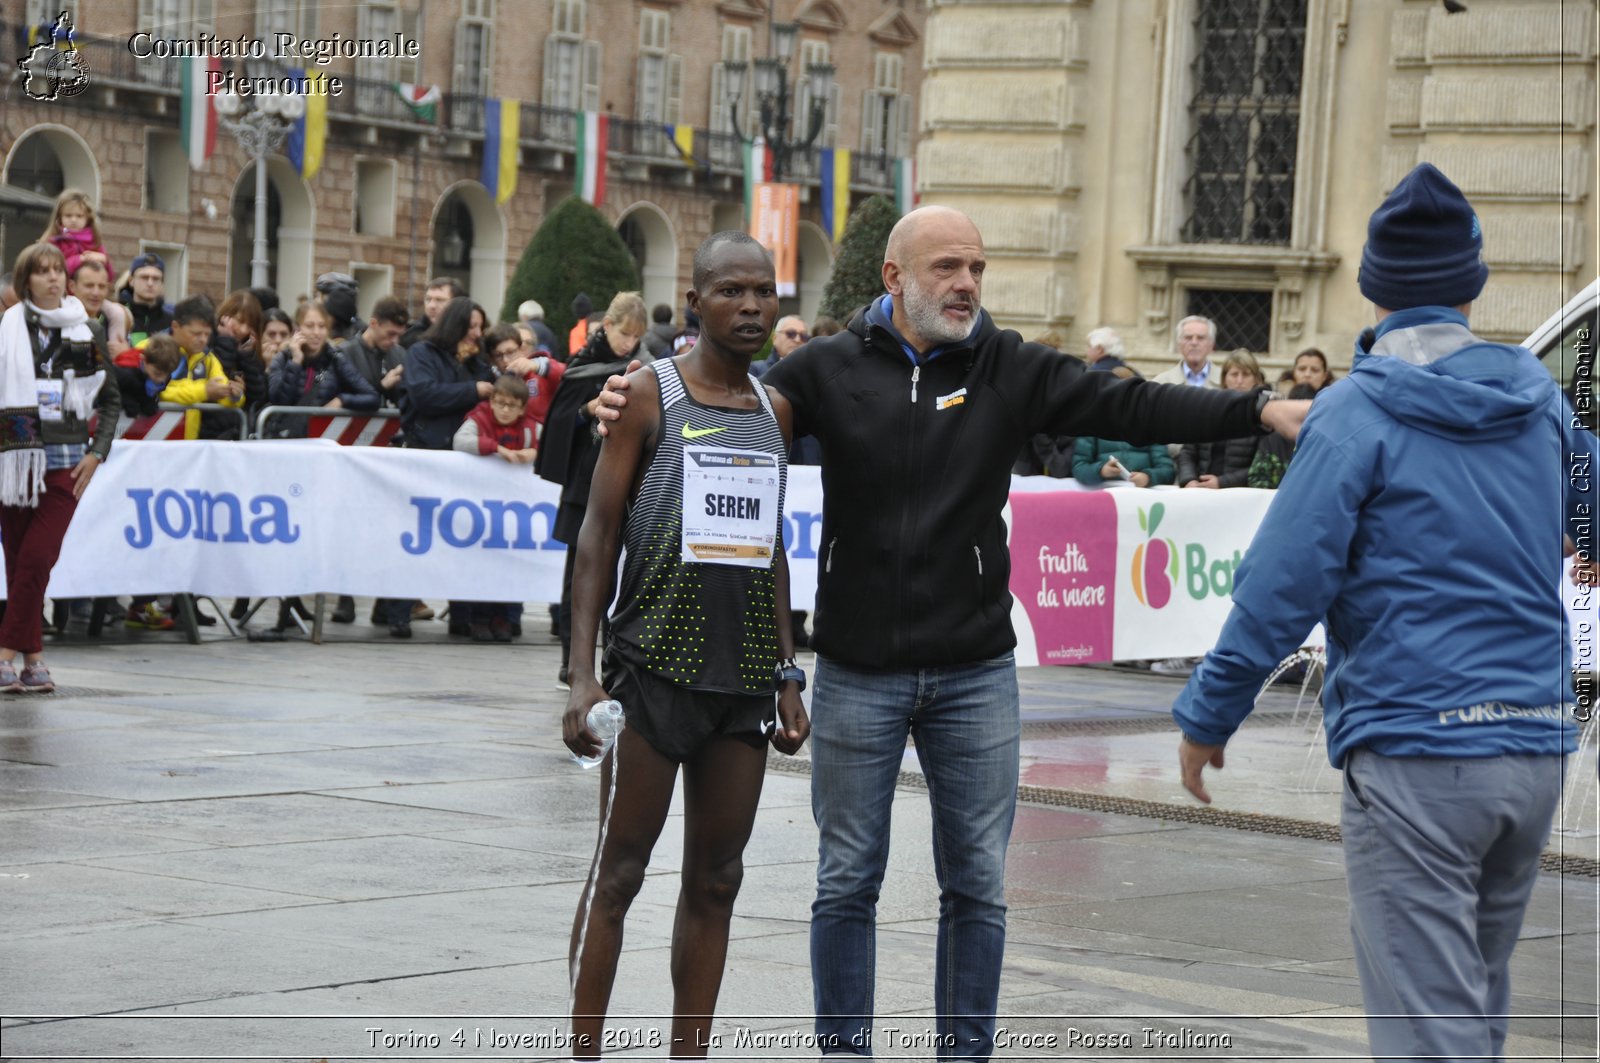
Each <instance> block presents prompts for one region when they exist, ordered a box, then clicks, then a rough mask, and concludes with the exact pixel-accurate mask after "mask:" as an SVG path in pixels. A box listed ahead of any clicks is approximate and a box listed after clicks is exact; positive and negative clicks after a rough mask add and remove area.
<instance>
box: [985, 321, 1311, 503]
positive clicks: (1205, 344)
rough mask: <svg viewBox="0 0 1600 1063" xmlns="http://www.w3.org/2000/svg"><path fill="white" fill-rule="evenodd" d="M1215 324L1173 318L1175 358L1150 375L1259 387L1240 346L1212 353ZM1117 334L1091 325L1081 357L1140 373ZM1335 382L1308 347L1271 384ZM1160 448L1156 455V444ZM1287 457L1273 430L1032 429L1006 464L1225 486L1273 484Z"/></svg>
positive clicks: (1025, 470) (1085, 475)
mask: <svg viewBox="0 0 1600 1063" xmlns="http://www.w3.org/2000/svg"><path fill="white" fill-rule="evenodd" d="M1216 338H1217V330H1216V324H1215V323H1214V322H1212V321H1211V320H1210V319H1209V318H1204V317H1199V316H1191V317H1186V318H1184V319H1183V320H1182V321H1180V322H1178V327H1177V329H1176V330H1175V332H1174V341H1175V346H1176V348H1177V354H1178V356H1179V359H1178V363H1177V364H1176V365H1174V366H1172V367H1171V368H1169V369H1167V370H1165V371H1164V372H1162V373H1161V374H1159V375H1158V376H1156V377H1155V378H1154V379H1155V380H1157V381H1158V382H1161V383H1167V384H1183V385H1187V386H1190V387H1207V388H1219V387H1220V388H1227V389H1230V390H1234V391H1259V390H1266V389H1267V388H1268V384H1267V378H1266V376H1265V374H1264V373H1263V372H1262V370H1261V364H1260V363H1259V362H1258V361H1257V360H1256V357H1255V355H1254V354H1252V353H1250V351H1248V350H1246V349H1245V348H1243V347H1241V348H1238V349H1236V350H1234V351H1232V352H1230V353H1229V354H1228V355H1227V356H1226V357H1225V358H1222V359H1220V360H1215V359H1214V357H1213V355H1214V354H1215V350H1216ZM1035 342H1038V343H1043V344H1045V345H1046V346H1048V347H1054V348H1055V349H1057V350H1064V349H1065V339H1064V337H1063V336H1062V335H1061V334H1060V333H1059V332H1056V331H1053V330H1052V331H1048V332H1044V333H1041V334H1040V335H1039V336H1037V337H1035ZM1123 355H1124V347H1123V343H1122V338H1121V337H1120V336H1118V335H1117V333H1116V331H1115V330H1114V329H1110V328H1097V329H1094V330H1092V331H1091V332H1090V333H1089V334H1088V336H1086V337H1085V340H1084V353H1083V360H1084V362H1085V364H1086V365H1087V366H1088V369H1089V371H1090V372H1109V373H1115V374H1116V375H1118V376H1124V377H1128V376H1141V375H1142V374H1140V373H1139V371H1138V370H1137V369H1134V368H1133V367H1132V366H1130V365H1128V364H1127V362H1125V361H1124V360H1123ZM1334 382H1335V377H1334V375H1333V373H1332V371H1331V370H1330V369H1329V368H1328V358H1327V356H1326V355H1325V354H1323V353H1322V352H1321V351H1320V350H1318V349H1316V348H1315V347H1308V348H1307V349H1305V350H1303V351H1301V352H1300V353H1299V354H1297V355H1296V356H1295V360H1294V364H1293V366H1292V367H1291V368H1289V369H1285V370H1284V371H1283V373H1282V375H1281V376H1280V377H1279V379H1278V381H1277V383H1276V384H1275V385H1274V386H1273V390H1274V392H1275V393H1276V394H1278V395H1281V396H1283V397H1285V398H1292V399H1314V398H1316V396H1317V394H1318V392H1321V391H1323V390H1325V389H1327V388H1328V387H1331V386H1332V385H1333V383H1334ZM1158 450H1159V451H1161V452H1162V453H1161V454H1157V453H1156V451H1158ZM1293 457H1294V443H1293V442H1291V441H1289V440H1286V439H1284V438H1282V437H1281V436H1276V435H1266V436H1244V437H1241V438H1239V439H1229V440H1225V441H1223V442H1220V443H1189V444H1183V443H1169V444H1165V445H1162V446H1156V447H1146V446H1134V445H1133V444H1131V443H1127V442H1123V441H1120V440H1114V439H1093V438H1088V437H1081V438H1075V437H1072V436H1049V435H1038V436H1034V437H1033V439H1032V440H1030V441H1029V443H1028V444H1027V445H1025V446H1024V447H1023V449H1022V452H1021V453H1020V454H1018V455H1017V460H1016V463H1015V464H1014V465H1013V466H1012V471H1013V472H1014V473H1016V474H1017V475H1019V476H1054V477H1057V478H1058V479H1069V478H1070V479H1075V480H1077V481H1078V482H1079V483H1080V484H1083V485H1084V486H1087V487H1107V486H1126V485H1129V484H1131V485H1133V486H1135V487H1155V486H1160V485H1173V486H1176V487H1181V488H1199V489H1202V490H1220V489H1225V488H1230V487H1260V488H1269V489H1271V488H1276V487H1277V486H1278V483H1279V482H1280V481H1281V480H1282V479H1283V474H1284V472H1285V471H1286V470H1287V469H1288V466H1289V462H1290V461H1291V460H1292V459H1293Z"/></svg>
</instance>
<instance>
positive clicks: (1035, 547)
mask: <svg viewBox="0 0 1600 1063" xmlns="http://www.w3.org/2000/svg"><path fill="white" fill-rule="evenodd" d="M1010 523H1011V594H1012V596H1013V597H1015V598H1016V600H1017V604H1018V605H1020V606H1021V607H1022V611H1023V612H1024V613H1025V614H1026V615H1027V619H1028V623H1029V625H1030V626H1031V627H1032V629H1033V630H1032V636H1033V648H1034V649H1035V651H1036V652H1037V654H1038V662H1039V663H1040V664H1086V663H1088V662H1090V661H1109V660H1111V659H1112V632H1113V628H1114V623H1113V621H1114V618H1115V611H1116V586H1117V579H1116V567H1117V507H1116V503H1115V502H1114V501H1113V500H1112V497H1111V495H1110V494H1109V493H1106V492H1089V491H1084V492H1072V493H1054V492H1052V493H1049V494H1031V493H1022V492H1013V494H1012V495H1011V521H1010ZM1013 615H1015V614H1013ZM1017 627H1018V630H1017V636H1018V638H1019V639H1024V640H1025V639H1027V637H1028V632H1025V631H1023V630H1022V628H1021V625H1020V624H1019V625H1017ZM1019 649H1020V650H1022V651H1023V652H1021V653H1019V655H1018V659H1019V660H1021V659H1022V657H1023V656H1025V652H1026V650H1025V647H1019Z"/></svg>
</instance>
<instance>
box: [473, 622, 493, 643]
mask: <svg viewBox="0 0 1600 1063" xmlns="http://www.w3.org/2000/svg"><path fill="white" fill-rule="evenodd" d="M467 634H468V635H470V636H471V637H472V641H473V642H493V641H494V631H493V630H492V629H491V628H490V627H489V625H488V624H487V623H485V622H484V621H482V620H474V621H473V622H472V623H470V624H468V625H467Z"/></svg>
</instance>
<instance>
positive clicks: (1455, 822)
mask: <svg viewBox="0 0 1600 1063" xmlns="http://www.w3.org/2000/svg"><path fill="white" fill-rule="evenodd" d="M1482 248H1483V237H1482V233H1481V230H1480V228H1479V225H1478V218H1477V215H1476V214H1474V213H1473V210H1472V207H1471V205H1470V204H1469V203H1468V202H1467V200H1466V198H1465V197H1464V196H1463V195H1462V194H1461V191H1460V190H1459V189H1458V188H1456V186H1455V185H1453V184H1451V182H1450V180H1449V179H1448V178H1446V177H1445V176H1444V174H1442V173H1440V172H1439V171H1438V170H1436V169H1435V168H1434V167H1432V166H1430V165H1427V164H1423V165H1421V166H1419V167H1417V168H1416V169H1415V170H1413V171H1412V172H1411V174H1410V175H1408V176H1407V177H1406V178H1405V180H1403V181H1401V182H1400V184H1399V185H1398V186H1397V187H1396V188H1395V190H1394V192H1393V193H1391V194H1390V196H1389V198H1388V199H1387V200H1386V201H1385V202H1384V203H1383V205H1382V206H1380V207H1379V208H1378V210H1377V211H1376V212H1375V213H1374V214H1373V215H1372V219H1371V221H1370V223H1369V225H1368V233H1367V244H1366V248H1365V250H1364V251H1363V253H1362V257H1361V270H1360V274H1359V280H1358V283H1359V284H1360V287H1361V292H1362V294H1363V295H1365V296H1366V297H1367V298H1368V299H1370V300H1372V302H1373V303H1374V304H1376V306H1377V317H1378V325H1377V329H1376V330H1375V332H1374V333H1369V334H1368V335H1366V336H1363V337H1362V340H1361V341H1360V342H1359V343H1358V345H1357V348H1356V352H1355V360H1354V365H1353V367H1352V369H1351V372H1350V377H1349V380H1348V382H1345V383H1341V384H1340V385H1339V386H1338V387H1335V388H1332V389H1331V390H1329V391H1327V392H1325V393H1324V394H1323V395H1322V396H1321V397H1320V398H1319V399H1318V400H1317V402H1316V405H1315V406H1314V407H1313V409H1312V412H1311V416H1310V417H1308V418H1307V419H1306V423H1305V426H1304V428H1303V429H1302V430H1301V432H1300V437H1299V443H1298V447H1297V449H1296V452H1295V458H1294V464H1293V465H1292V466H1290V468H1289V472H1288V474H1287V475H1286V476H1285V477H1284V480H1283V484H1282V486H1281V487H1280V488H1279V490H1278V495H1277V497H1276V498H1275V499H1274V500H1273V503H1272V507H1271V509H1270V510H1269V511H1268V513H1267V516H1266V519H1265V520H1263V521H1262V524H1261V527H1260V529H1259V530H1258V531H1257V533H1256V537H1255V541H1254V542H1253V543H1252V544H1251V547H1250V552H1249V554H1248V555H1247V556H1246V557H1245V559H1244V562H1243V564H1241V565H1240V567H1239V571H1238V577H1237V580H1236V582H1235V586H1234V594H1233V612H1232V614H1231V615H1230V616H1229V618H1228V622H1227V624H1226V625H1225V626H1224V628H1223V630H1222V634H1221V636H1220V637H1219V639H1218V641H1217V646H1216V648H1215V649H1213V650H1212V651H1211V653H1210V654H1208V655H1207V656H1206V659H1205V661H1204V662H1203V663H1202V664H1201V665H1200V667H1199V669H1197V670H1196V671H1195V673H1194V675H1193V676H1191V677H1190V680H1189V684H1188V686H1186V687H1185V688H1184V690H1183V693H1182V694H1181V695H1180V696H1179V697H1178V701H1177V703H1176V705H1174V706H1173V710H1172V714H1173V716H1174V718H1175V719H1176V720H1177V722H1178V726H1179V727H1180V728H1182V730H1183V737H1182V739H1181V741H1180V745H1179V760H1180V764H1181V767H1182V772H1183V784H1184V786H1185V787H1187V788H1188V790H1189V791H1190V792H1191V793H1193V794H1194V795H1195V796H1196V797H1197V798H1199V799H1200V800H1201V801H1206V802H1209V801H1210V800H1211V798H1210V795H1209V794H1207V793H1206V790H1205V786H1204V784H1203V783H1202V781H1201V770H1202V768H1203V767H1204V766H1205V765H1206V764H1208V763H1209V764H1210V765H1212V766H1213V767H1216V768H1221V767H1222V764H1223V746H1224V744H1225V743H1226V742H1227V741H1228V738H1229V737H1230V736H1231V735H1232V734H1233V732H1234V731H1235V730H1236V729H1237V728H1238V727H1239V725H1240V723H1241V722H1242V721H1243V720H1244V718H1245V716H1247V715H1248V714H1249V712H1250V708H1251V706H1252V704H1253V702H1254V700H1255V695H1256V692H1257V691H1258V690H1259V689H1260V687H1261V683H1262V681H1263V680H1264V679H1265V678H1266V676H1267V674H1268V672H1269V671H1270V670H1271V669H1272V668H1273V667H1274V666H1275V665H1276V664H1277V662H1278V661H1279V660H1280V659H1282V658H1283V657H1284V656H1285V655H1287V654H1288V653H1289V652H1291V651H1292V650H1293V649H1294V648H1295V647H1297V646H1299V645H1300V644H1301V643H1302V642H1303V640H1304V638H1305V636H1306V634H1307V633H1308V632H1309V631H1310V630H1311V627H1312V625H1314V624H1315V623H1316V622H1317V621H1318V620H1319V619H1325V622H1326V625H1327V633H1328V673H1327V681H1326V683H1325V685H1324V687H1323V715H1324V720H1325V723H1326V727H1327V733H1328V757H1329V759H1330V760H1331V761H1332V762H1333V765H1334V767H1336V768H1342V769H1343V770H1344V801H1343V809H1342V817H1341V823H1342V828H1343V832H1344V848H1345V867H1346V874H1347V876H1348V879H1349V888H1350V924H1351V932H1352V935H1353V937H1354V939H1355V956H1356V966H1357V971H1358V973H1359V974H1360V978H1361V990H1362V996H1363V998H1364V1001H1365V1004H1366V1010H1367V1014H1368V1019H1367V1032H1368V1036H1369V1039H1370V1041H1371V1045H1370V1047H1371V1050H1372V1054H1373V1055H1374V1056H1375V1057H1378V1058H1380V1059H1383V1058H1388V1057H1400V1058H1406V1059H1410V1058H1415V1057H1424V1056H1426V1057H1437V1058H1449V1059H1461V1058H1469V1057H1479V1058H1495V1057H1498V1056H1499V1055H1500V1053H1501V1052H1502V1050H1503V1047H1504V1044H1505V1038H1506V1025H1507V1019H1506V1013H1507V1012H1508V1011H1509V1010H1510V1003H1511V987H1510V981H1509V975H1508V971H1507V967H1508V964H1509V961H1510V959H1511V952H1512V949H1513V948H1514V947H1515V945H1516V940H1517V933H1518V931H1519V929H1520V927H1521V925H1522V916H1523V912H1524V911H1525V910H1526V908H1527V903H1528V897H1529V895H1530V894H1531V893H1532V890H1533V885H1534V881H1535V879H1536V878H1537V876H1538V871H1539V854H1540V852H1541V850H1542V849H1543V847H1544V843H1545V838H1546V835H1548V834H1549V831H1550V821H1551V817H1552V815H1553V814H1554V810H1555V806H1556V802H1557V800H1558V798H1559V796H1560V792H1561V782H1562V768H1563V757H1564V755H1565V754H1567V753H1570V752H1572V751H1573V750H1574V749H1575V748H1576V728H1575V726H1574V724H1573V722H1572V720H1571V719H1570V718H1569V716H1570V714H1571V713H1572V712H1573V708H1574V707H1573V705H1572V700H1573V699H1572V686H1571V679H1570V668H1569V665H1570V644H1569V641H1568V636H1567V632H1566V630H1565V620H1564V615H1563V611H1562V608H1561V603H1560V600H1559V597H1558V591H1557V588H1558V586H1559V582H1560V580H1561V576H1562V573H1561V567H1562V559H1561V545H1562V535H1563V532H1566V531H1571V532H1574V533H1577V532H1579V531H1581V530H1583V528H1584V526H1586V525H1587V522H1588V521H1590V520H1592V519H1593V512H1594V511H1593V509H1592V508H1591V507H1592V505H1593V503H1594V496H1593V490H1594V480H1593V477H1594V475H1595V471H1594V469H1593V460H1594V453H1595V440H1594V437H1593V436H1591V435H1589V434H1588V433H1587V432H1584V431H1583V430H1582V429H1577V428H1574V427H1573V425H1572V413H1571V410H1570V409H1569V408H1568V406H1567V403H1566V401H1565V399H1564V398H1563V396H1562V394H1561V392H1560V389H1559V388H1557V386H1556V384H1555V382H1554V381H1553V380H1552V379H1551V377H1550V374H1549V373H1547V372H1546V371H1545V370H1544V369H1543V368H1542V367H1541V366H1540V364H1539V363H1538V361H1537V360H1536V359H1535V358H1534V357H1533V355H1531V354H1530V353H1529V352H1528V351H1526V350H1524V349H1522V348H1520V347H1512V346H1508V345H1506V344H1501V343H1491V342H1488V341H1485V340H1481V339H1479V338H1477V337H1476V336H1474V335H1473V334H1472V333H1471V332H1470V331H1469V330H1468V328H1467V316H1468V313H1469V312H1470V310H1471V304H1472V302H1473V300H1474V299H1476V298H1477V297H1478V293H1479V292H1480V291H1482V289H1483V285H1484V282H1485V280H1486V279H1487V278H1488V274H1489V271H1488V268H1487V267H1486V266H1485V265H1484V264H1483V258H1482ZM1574 538H1575V539H1578V538H1579V536H1578V535H1577V534H1574ZM1587 538H1588V536H1587V535H1584V536H1583V537H1582V539H1580V544H1581V543H1582V542H1583V540H1585V539H1587Z"/></svg>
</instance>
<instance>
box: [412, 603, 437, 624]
mask: <svg viewBox="0 0 1600 1063" xmlns="http://www.w3.org/2000/svg"><path fill="white" fill-rule="evenodd" d="M433 616H434V613H433V610H432V609H430V608H428V603H427V602H412V603H411V619H413V620H432V619H433Z"/></svg>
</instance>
